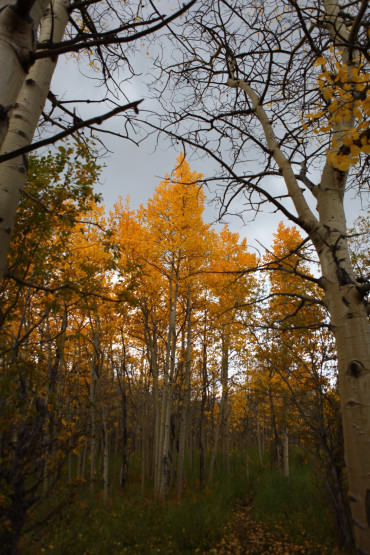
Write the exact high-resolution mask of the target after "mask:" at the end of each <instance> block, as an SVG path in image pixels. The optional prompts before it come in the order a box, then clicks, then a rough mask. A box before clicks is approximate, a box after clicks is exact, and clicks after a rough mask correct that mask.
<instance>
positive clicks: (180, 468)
mask: <svg viewBox="0 0 370 555" xmlns="http://www.w3.org/2000/svg"><path fill="white" fill-rule="evenodd" d="M186 324H187V337H186V361H185V392H184V400H183V404H182V411H181V425H180V438H179V454H178V464H177V481H176V494H177V497H178V498H179V499H180V498H181V495H182V485H183V480H184V457H185V441H186V435H187V419H188V409H189V402H190V362H191V304H190V285H189V287H188V298H187V306H186Z"/></svg>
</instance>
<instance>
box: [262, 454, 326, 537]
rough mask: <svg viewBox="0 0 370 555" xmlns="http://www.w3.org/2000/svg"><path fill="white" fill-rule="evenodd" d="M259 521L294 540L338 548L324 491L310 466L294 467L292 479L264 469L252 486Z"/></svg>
mask: <svg viewBox="0 0 370 555" xmlns="http://www.w3.org/2000/svg"><path fill="white" fill-rule="evenodd" d="M253 490H254V501H253V514H254V516H255V518H256V519H258V520H261V521H264V522H268V523H270V524H271V525H272V526H277V527H279V526H280V527H281V528H282V529H284V530H285V532H287V533H288V534H289V536H290V537H291V538H292V539H294V541H297V542H298V543H299V542H303V541H306V539H307V538H309V539H310V540H311V541H313V542H315V543H317V544H321V543H322V544H328V543H329V544H332V545H336V543H337V536H336V530H335V525H334V523H333V519H332V515H331V513H330V510H329V508H328V503H327V499H326V497H325V492H324V491H323V488H322V487H321V489H320V487H319V486H318V484H317V480H316V478H315V476H314V475H313V473H312V470H311V468H310V466H309V465H308V464H306V465H302V463H301V464H299V465H297V464H295V463H294V462H293V464H292V465H291V472H290V477H289V478H284V477H283V476H282V475H281V474H280V472H279V471H278V470H270V469H265V470H264V471H263V472H261V473H260V474H259V476H257V477H256V479H255V480H254V482H253Z"/></svg>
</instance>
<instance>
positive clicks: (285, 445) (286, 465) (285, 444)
mask: <svg viewBox="0 0 370 555" xmlns="http://www.w3.org/2000/svg"><path fill="white" fill-rule="evenodd" d="M283 461H284V470H283V474H284V477H285V478H289V430H288V428H284V432H283Z"/></svg>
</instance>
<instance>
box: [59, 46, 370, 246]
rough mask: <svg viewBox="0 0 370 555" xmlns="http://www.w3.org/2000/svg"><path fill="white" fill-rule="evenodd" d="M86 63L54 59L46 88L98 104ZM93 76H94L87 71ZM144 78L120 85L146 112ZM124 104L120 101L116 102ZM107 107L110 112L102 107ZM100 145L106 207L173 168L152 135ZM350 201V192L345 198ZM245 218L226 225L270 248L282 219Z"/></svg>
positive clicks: (138, 61) (168, 150) (137, 197)
mask: <svg viewBox="0 0 370 555" xmlns="http://www.w3.org/2000/svg"><path fill="white" fill-rule="evenodd" d="M145 50H146V48H143V52H142V53H140V54H139V55H137V56H136V58H135V67H142V68H143V69H142V73H144V74H145V73H146V71H147V70H146V67H148V64H150V56H149V57H148V58H144V56H145V55H146V52H145ZM87 67H88V65H87V64H84V63H83V64H81V66H80V68H79V66H78V64H77V63H76V62H75V61H74V60H73V59H70V60H69V61H66V60H65V59H63V58H62V57H61V58H60V60H59V62H58V64H57V69H56V72H55V75H54V78H53V81H52V86H51V90H52V92H53V93H54V94H57V95H58V97H60V98H64V99H75V98H85V99H87V98H88V99H90V100H99V99H101V98H102V97H103V96H104V89H102V88H100V87H99V86H98V82H97V81H96V80H94V79H91V78H88V77H86V76H83V75H82V74H81V71H80V69H82V71H83V72H85V73H89V72H88V69H86V68H87ZM90 75H91V76H94V73H90ZM144 81H145V76H144V75H143V76H142V77H137V78H135V79H133V80H132V81H131V82H130V83H127V82H126V83H123V85H122V90H123V92H124V93H125V94H126V96H127V97H128V99H129V101H134V100H138V99H141V98H143V99H144V102H143V103H142V105H141V106H142V107H143V108H144V109H152V108H153V104H152V101H151V100H150V99H149V95H148V93H147V91H146V89H145V85H144ZM125 102H127V101H126V100H122V104H123V103H125ZM108 109H110V108H108ZM108 109H107V108H106V107H105V106H104V105H103V104H101V105H100V104H90V105H85V106H84V107H83V110H81V111H80V115H81V116H82V117H91V116H92V115H97V114H98V113H104V112H105V111H107V110H108ZM122 126H123V119H120V118H115V119H112V120H110V121H109V123H107V124H106V125H105V127H106V128H108V127H109V128H112V129H113V130H115V131H118V132H120V131H122ZM103 139H104V143H105V145H106V147H107V148H108V149H109V150H110V151H111V154H108V155H107V156H106V157H105V159H104V163H105V165H106V167H105V168H104V170H103V173H102V178H101V185H100V186H99V187H98V192H101V193H102V194H103V198H104V204H105V205H106V207H107V208H108V209H109V208H112V206H113V204H114V203H115V202H116V201H117V200H118V197H119V196H122V197H124V198H125V197H127V196H129V197H130V201H131V206H132V207H133V208H136V207H138V206H139V205H140V204H141V203H146V201H147V200H148V199H149V198H150V197H151V196H152V195H153V192H154V189H155V188H156V187H157V186H158V184H159V182H160V180H161V179H162V178H163V176H164V175H165V174H166V173H169V172H171V170H172V169H173V167H174V165H175V162H176V157H177V156H178V154H179V152H178V151H176V150H175V149H174V148H173V147H171V145H170V144H169V143H168V142H167V141H165V140H164V139H161V140H160V142H159V143H158V144H157V143H156V141H155V139H154V137H153V138H152V139H148V140H145V141H144V142H142V143H141V144H140V146H136V145H135V144H133V143H132V142H130V141H127V140H123V139H118V138H115V137H112V136H109V135H104V137H103ZM190 164H191V169H192V170H193V171H198V172H202V173H204V175H205V177H212V175H213V172H214V169H215V168H214V166H212V164H211V163H210V162H209V161H207V160H204V159H202V160H199V159H198V160H190ZM282 186H283V184H282V183H281V185H280V184H279V181H278V180H276V191H277V192H279V189H280V191H282ZM206 194H207V197H208V200H211V199H212V196H213V195H212V193H211V192H207V191H206ZM349 197H351V198H352V197H353V193H352V194H350V195H349ZM240 202H242V201H240ZM347 207H348V208H347V220H348V223H349V224H352V222H353V219H354V218H355V217H356V215H357V214H358V213H359V210H361V206H360V202H359V200H355V201H352V200H351V202H348V203H347ZM217 216H218V211H217V209H216V206H208V207H207V209H206V213H205V219H206V220H207V221H213V220H216V219H217ZM250 219H251V216H249V221H248V218H245V220H246V221H245V224H243V222H242V220H241V219H240V218H238V217H229V218H228V219H227V222H228V223H229V225H230V228H231V229H232V230H233V231H237V232H238V233H240V235H241V236H242V237H246V238H247V241H248V244H249V245H251V246H252V245H255V246H257V241H258V242H260V243H262V244H263V245H265V246H270V245H271V243H272V240H273V233H274V232H275V231H276V228H277V225H278V223H279V221H281V220H284V219H285V218H284V217H283V216H282V214H273V213H271V212H265V213H264V214H260V215H258V216H257V218H256V220H255V221H250Z"/></svg>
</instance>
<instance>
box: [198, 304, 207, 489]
mask: <svg viewBox="0 0 370 555" xmlns="http://www.w3.org/2000/svg"><path fill="white" fill-rule="evenodd" d="M206 340H207V311H205V313H204V329H203V346H202V348H203V354H202V370H201V372H202V397H201V402H200V423H199V486H200V488H202V487H203V484H204V451H205V406H206V399H207V342H206Z"/></svg>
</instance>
